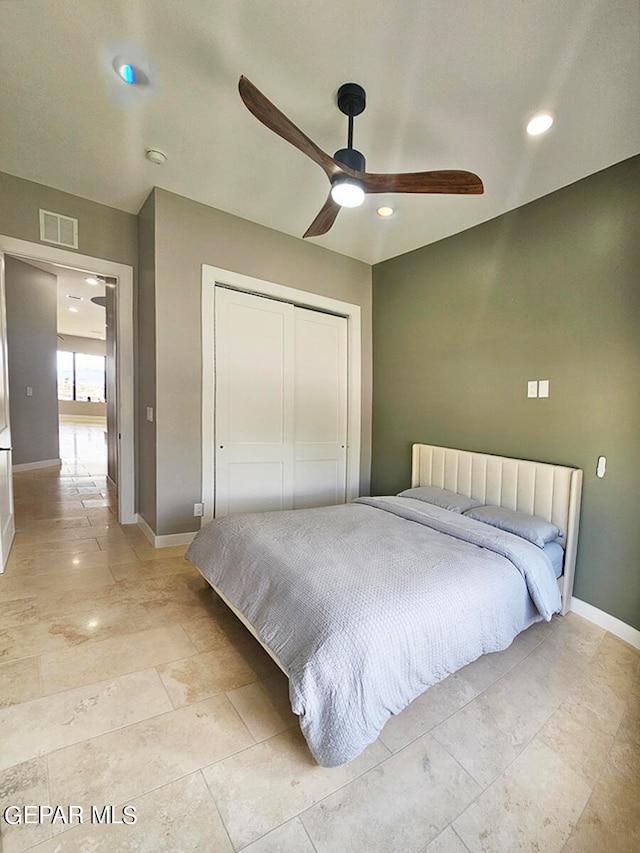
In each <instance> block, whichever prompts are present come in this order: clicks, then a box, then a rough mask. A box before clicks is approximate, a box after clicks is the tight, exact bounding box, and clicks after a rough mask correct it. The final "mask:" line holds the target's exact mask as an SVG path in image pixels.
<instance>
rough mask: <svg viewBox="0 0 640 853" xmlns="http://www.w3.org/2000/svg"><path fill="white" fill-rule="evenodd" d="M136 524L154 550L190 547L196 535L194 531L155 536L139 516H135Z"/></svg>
mask: <svg viewBox="0 0 640 853" xmlns="http://www.w3.org/2000/svg"><path fill="white" fill-rule="evenodd" d="M136 523H137V525H138V527H139V528H140V530H142V532H143V533H144V535H145V536H146V537H147V539H148V540H149V542H150V543H151V544H152V545H153V547H154V548H171V547H172V546H174V545H190V544H191V542H193V539H194V537H195V535H196V531H193V532H191V533H167V534H165V535H164V536H156V534H155V533H154V532H153V530H152V529H151V528H150V527H149V525H148V524H147V522H146V521H145V520H144V518H142V516H141V515H137V516H136Z"/></svg>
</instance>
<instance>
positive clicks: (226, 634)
mask: <svg viewBox="0 0 640 853" xmlns="http://www.w3.org/2000/svg"><path fill="white" fill-rule="evenodd" d="M218 600H219V599H218ZM215 607H216V610H215V618H213V617H212V616H209V615H206V616H202V617H199V618H195V619H191V620H190V621H189V622H184V623H183V624H182V627H183V628H184V630H185V632H186V634H187V636H188V637H189V639H190V640H191V642H192V643H193V645H194V646H195V647H196V649H197V650H198V651H199V652H208V651H211V649H217V648H218V647H219V646H223V645H227V644H228V643H234V644H235V643H246V641H247V637H250V636H251V635H250V634H249V631H247V629H246V628H245V627H244V625H243V624H242V623H241V622H240V620H239V619H238V618H237V617H236V616H234V615H233V613H232V612H231V611H230V610H229V608H228V607H226V606H225V605H224V604H222V602H220V605H215ZM221 608H224V610H222V609H221Z"/></svg>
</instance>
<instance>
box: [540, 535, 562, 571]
mask: <svg viewBox="0 0 640 853" xmlns="http://www.w3.org/2000/svg"><path fill="white" fill-rule="evenodd" d="M543 550H544V553H545V554H546V555H547V557H548V558H549V559H550V560H551V565H552V566H553V572H554V574H555V576H556V577H557V578H559V577H560V575H561V574H562V569H563V567H564V548H563V547H562V545H561V544H560V543H559V542H558V541H557V540H556V539H554V540H553V542H547V544H546V545H545V546H544V549H543Z"/></svg>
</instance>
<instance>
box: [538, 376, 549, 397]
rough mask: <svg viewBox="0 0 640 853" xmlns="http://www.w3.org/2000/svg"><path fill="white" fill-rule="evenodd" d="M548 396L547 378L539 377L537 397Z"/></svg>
mask: <svg viewBox="0 0 640 853" xmlns="http://www.w3.org/2000/svg"><path fill="white" fill-rule="evenodd" d="M548 396H549V380H548V379H541V380H540V381H539V382H538V397H548Z"/></svg>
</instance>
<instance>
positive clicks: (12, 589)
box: [0, 566, 115, 601]
mask: <svg viewBox="0 0 640 853" xmlns="http://www.w3.org/2000/svg"><path fill="white" fill-rule="evenodd" d="M114 582H115V578H114V576H113V574H112V573H111V570H110V569H109V567H108V566H96V567H93V568H85V569H78V568H74V569H73V570H72V569H58V571H53V572H41V573H39V574H37V575H36V574H16V573H15V572H12V571H9V572H5V574H4V575H2V576H0V601H10V600H15V599H16V598H24V597H25V596H35V595H44V594H50V593H55V592H59V591H60V590H63V589H77V588H78V587H91V586H98V585H100V584H108V583H114Z"/></svg>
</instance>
